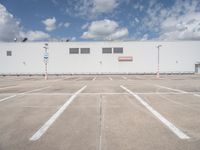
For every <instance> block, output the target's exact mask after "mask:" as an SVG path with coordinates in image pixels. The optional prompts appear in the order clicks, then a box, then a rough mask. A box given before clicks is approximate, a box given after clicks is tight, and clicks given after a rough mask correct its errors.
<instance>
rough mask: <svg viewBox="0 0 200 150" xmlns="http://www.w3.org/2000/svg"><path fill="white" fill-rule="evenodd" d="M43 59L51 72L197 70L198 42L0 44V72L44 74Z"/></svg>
mask: <svg viewBox="0 0 200 150" xmlns="http://www.w3.org/2000/svg"><path fill="white" fill-rule="evenodd" d="M158 46H159V54H158ZM45 50H46V51H47V53H45ZM158 56H159V58H158ZM158 60H159V67H158ZM45 62H47V70H48V73H50V74H137V73H140V74H143V73H145V74H147V73H156V72H157V71H158V69H159V71H160V73H194V72H196V73H198V72H200V42H199V41H180V42H175V41H174V42H157V41H146V42H142V41H141V42H140V41H139V42H132V41H130V42H48V43H45V42H33V43H31V42H24V43H18V42H16V43H0V74H44V72H45Z"/></svg>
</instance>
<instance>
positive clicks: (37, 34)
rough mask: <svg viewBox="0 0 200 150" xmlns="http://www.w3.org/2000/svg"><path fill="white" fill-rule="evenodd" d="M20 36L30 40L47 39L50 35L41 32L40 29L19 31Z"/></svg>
mask: <svg viewBox="0 0 200 150" xmlns="http://www.w3.org/2000/svg"><path fill="white" fill-rule="evenodd" d="M20 35H21V37H27V38H28V40H30V41H41V40H47V39H49V38H50V35H49V34H47V33H45V32H42V31H28V32H21V33H20Z"/></svg>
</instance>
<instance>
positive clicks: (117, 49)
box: [113, 47, 123, 54]
mask: <svg viewBox="0 0 200 150" xmlns="http://www.w3.org/2000/svg"><path fill="white" fill-rule="evenodd" d="M113 51H114V53H115V54H122V53H123V48H122V47H115V48H114V50H113Z"/></svg>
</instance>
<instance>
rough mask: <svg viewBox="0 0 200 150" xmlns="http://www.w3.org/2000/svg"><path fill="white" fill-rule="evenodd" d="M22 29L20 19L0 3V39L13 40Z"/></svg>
mask: <svg viewBox="0 0 200 150" xmlns="http://www.w3.org/2000/svg"><path fill="white" fill-rule="evenodd" d="M20 30H21V28H20V23H19V21H17V20H16V19H15V18H14V16H13V15H12V14H11V13H9V12H8V11H7V10H6V8H5V7H4V6H3V5H1V4H0V41H13V39H14V38H15V37H19V32H20Z"/></svg>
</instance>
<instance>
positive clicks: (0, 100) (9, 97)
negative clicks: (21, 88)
mask: <svg viewBox="0 0 200 150" xmlns="http://www.w3.org/2000/svg"><path fill="white" fill-rule="evenodd" d="M47 88H49V86H48V87H43V88H39V89H34V90H31V91H27V92H24V93H18V94H14V95H11V96H8V97H5V98H3V99H0V102H3V101H5V100H8V99H11V98H13V97H16V96H20V95H25V94H28V93H31V92H36V91H40V90H44V89H47Z"/></svg>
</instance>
